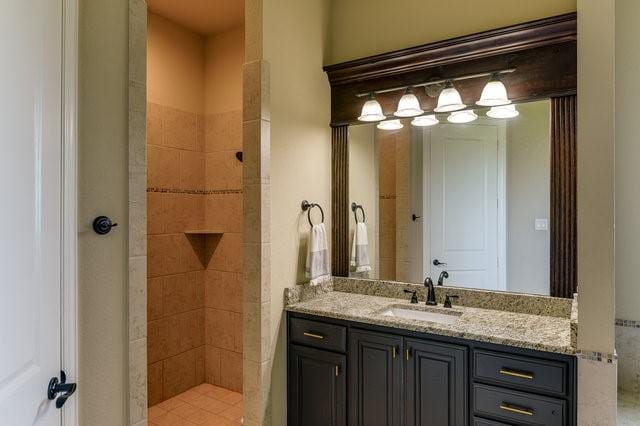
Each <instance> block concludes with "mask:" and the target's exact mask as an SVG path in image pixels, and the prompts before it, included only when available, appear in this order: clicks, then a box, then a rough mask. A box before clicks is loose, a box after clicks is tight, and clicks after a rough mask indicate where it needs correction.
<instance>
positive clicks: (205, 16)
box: [147, 0, 244, 35]
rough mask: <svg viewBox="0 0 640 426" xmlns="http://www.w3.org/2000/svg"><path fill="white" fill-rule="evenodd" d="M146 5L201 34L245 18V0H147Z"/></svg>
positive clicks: (224, 27)
mask: <svg viewBox="0 0 640 426" xmlns="http://www.w3.org/2000/svg"><path fill="white" fill-rule="evenodd" d="M147 5H148V7H149V10H150V11H151V12H153V13H155V14H158V15H160V16H162V17H164V18H167V19H169V20H171V21H173V22H175V23H177V24H180V25H181V26H183V27H185V28H187V29H189V30H191V31H194V32H196V33H198V34H202V35H209V34H215V33H219V32H222V31H226V30H228V29H231V28H233V27H237V26H239V25H242V24H243V22H244V0H147Z"/></svg>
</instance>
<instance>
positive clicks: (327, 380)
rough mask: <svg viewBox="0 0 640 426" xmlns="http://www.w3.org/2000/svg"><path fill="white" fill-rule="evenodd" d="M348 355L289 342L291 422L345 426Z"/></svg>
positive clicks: (290, 423)
mask: <svg viewBox="0 0 640 426" xmlns="http://www.w3.org/2000/svg"><path fill="white" fill-rule="evenodd" d="M345 367H346V356H345V355H340V354H336V353H333V352H328V351H323V350H319V349H312V348H307V347H304V346H298V345H293V344H291V345H289V387H288V388H289V425H291V426H298V425H299V426H346V424H347V404H346V397H347V393H346V388H347V381H346V377H345V376H346V369H345Z"/></svg>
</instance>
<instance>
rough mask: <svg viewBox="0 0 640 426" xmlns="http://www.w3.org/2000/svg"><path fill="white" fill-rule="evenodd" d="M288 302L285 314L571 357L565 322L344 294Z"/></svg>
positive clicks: (569, 331)
mask: <svg viewBox="0 0 640 426" xmlns="http://www.w3.org/2000/svg"><path fill="white" fill-rule="evenodd" d="M300 300H302V301H297V302H296V301H295V300H293V299H291V300H288V302H287V306H286V310H287V311H289V312H299V313H305V314H311V315H318V316H322V317H328V318H335V319H341V320H348V321H355V322H360V323H366V324H375V325H380V326H385V327H391V328H397V329H403V330H412V331H418V332H424V333H429V334H435V335H441V336H451V337H459V338H463V339H469V340H477V341H482V342H489V343H496V344H501V345H508V346H514V347H519V348H526V349H534V350H539V351H545V352H555V353H562V354H574V353H575V343H572V341H573V339H572V325H571V322H572V320H571V319H570V318H565V317H558V316H546V315H539V314H536V315H533V314H528V313H519V312H509V311H506V310H492V309H485V308H477V307H468V306H460V305H455V304H454V306H453V308H452V309H445V308H443V307H442V305H441V304H438V306H437V307H434V306H425V304H424V302H422V303H419V304H417V305H416V304H413V305H412V304H410V303H409V301H408V300H407V299H398V298H394V297H381V296H374V295H367V294H358V293H351V292H343V291H334V290H333V289H332V288H328V289H326V291H316V292H315V294H314V295H313V297H309V298H303V299H300ZM396 306H402V307H403V308H408V309H418V310H427V311H436V312H443V313H450V314H454V315H456V314H458V315H459V319H458V321H456V322H455V323H453V324H443V323H436V322H427V321H424V320H415V319H406V318H401V317H391V316H386V315H382V312H383V311H385V310H387V309H388V308H390V307H396Z"/></svg>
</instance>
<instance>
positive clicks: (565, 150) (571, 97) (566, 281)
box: [324, 13, 577, 297]
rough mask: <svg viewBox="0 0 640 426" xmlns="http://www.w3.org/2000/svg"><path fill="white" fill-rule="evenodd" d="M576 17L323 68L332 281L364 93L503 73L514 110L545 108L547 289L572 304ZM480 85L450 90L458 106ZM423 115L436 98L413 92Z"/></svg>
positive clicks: (342, 255) (344, 241)
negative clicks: (536, 104)
mask: <svg viewBox="0 0 640 426" xmlns="http://www.w3.org/2000/svg"><path fill="white" fill-rule="evenodd" d="M576 23H577V21H576V14H575V13H570V14H565V15H559V16H554V17H551V18H545V19H540V20H537V21H532V22H527V23H524V24H518V25H513V26H510V27H505V28H499V29H494V30H490V31H485V32H482V33H477V34H472V35H468V36H463V37H457V38H453V39H450V40H444V41H439V42H435V43H430V44H426V45H423V46H417V47H412V48H409V49H403V50H398V51H395V52H389V53H384V54H381V55H376V56H371V57H368V58H363V59H358V60H355V61H350V62H345V63H341V64H336V65H330V66H327V67H325V68H324V70H325V71H326V73H327V75H328V77H329V82H330V84H331V127H332V132H331V152H332V155H331V157H332V158H331V159H332V169H331V179H332V200H331V202H332V205H331V212H332V218H333V219H332V265H333V275H336V276H348V275H349V244H348V238H349V235H348V234H349V211H350V210H349V155H348V138H349V132H348V128H349V126H350V125H354V124H362V123H361V122H359V121H358V120H357V117H358V115H359V114H360V109H361V107H362V104H363V102H364V99H362V98H358V97H357V96H356V95H357V94H359V93H369V92H373V91H377V90H383V89H387V88H392V87H399V86H411V85H417V84H420V83H424V82H427V81H429V80H436V79H443V78H454V77H457V76H463V75H469V74H475V73H485V72H491V71H496V70H501V69H507V68H515V69H516V71H515V72H513V73H510V74H505V75H503V76H501V80H502V81H503V82H504V83H505V85H506V86H507V88H508V90H509V98H510V99H511V100H512V101H514V102H525V101H533V100H541V99H550V100H551V130H550V143H551V159H550V160H551V188H550V191H551V197H550V200H551V201H550V202H551V209H550V210H551V212H550V222H551V223H550V231H551V232H550V238H551V255H550V257H551V259H550V271H551V273H550V275H551V276H550V286H551V292H550V294H551V295H552V296H557V297H573V293H575V291H576V289H577V272H576V270H577V269H576V256H577V249H576V247H577V245H576V241H577V226H576V89H577V31H576V29H577V26H576ZM486 81H487V79H469V80H462V81H457V82H456V88H457V89H458V90H459V91H460V93H461V95H462V101H463V102H464V103H466V104H467V105H472V104H473V103H474V102H475V101H476V100H477V99H479V98H480V93H481V91H482V88H483V87H484V85H485V84H486ZM414 93H415V94H416V96H418V99H419V100H420V103H421V105H422V108H423V109H424V110H427V111H429V110H433V108H434V107H435V104H436V101H437V99H436V98H431V97H429V96H427V95H426V93H425V91H424V90H416V91H414ZM398 98H399V96H398V92H394V93H382V94H377V95H376V99H377V100H378V101H379V102H380V104H381V106H382V109H383V112H384V114H385V115H387V116H391V115H393V111H394V110H395V106H396V102H397V100H398Z"/></svg>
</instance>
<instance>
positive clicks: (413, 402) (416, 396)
mask: <svg viewBox="0 0 640 426" xmlns="http://www.w3.org/2000/svg"><path fill="white" fill-rule="evenodd" d="M405 348H406V350H408V352H407V358H408V359H407V364H406V369H405V398H406V400H405V407H406V425H407V426H414V425H420V426H463V425H466V424H467V416H468V414H467V411H468V401H467V348H465V347H463V346H456V345H448V344H443V343H435V342H424V341H420V340H413V339H406V340H405Z"/></svg>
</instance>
